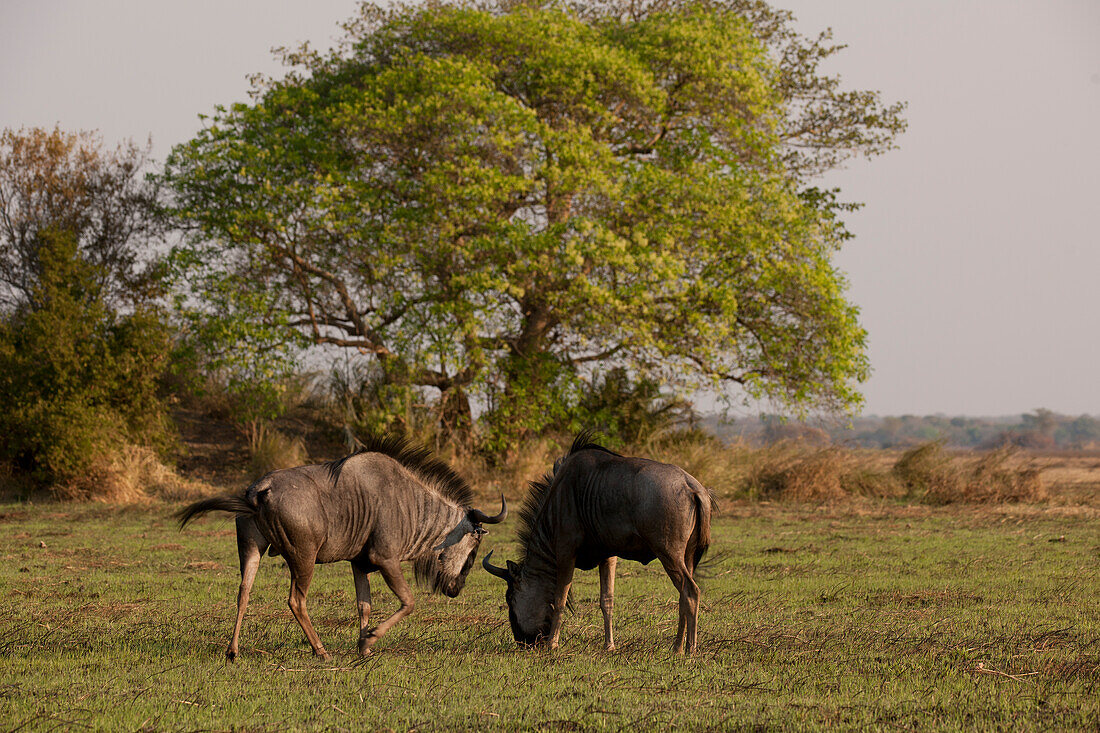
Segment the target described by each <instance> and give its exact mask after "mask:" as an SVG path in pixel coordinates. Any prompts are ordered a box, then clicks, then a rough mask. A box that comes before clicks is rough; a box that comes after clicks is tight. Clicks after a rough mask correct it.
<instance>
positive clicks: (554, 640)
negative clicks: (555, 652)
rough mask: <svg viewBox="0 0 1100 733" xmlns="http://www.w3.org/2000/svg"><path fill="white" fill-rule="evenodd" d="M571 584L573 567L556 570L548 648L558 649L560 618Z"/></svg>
mask: <svg viewBox="0 0 1100 733" xmlns="http://www.w3.org/2000/svg"><path fill="white" fill-rule="evenodd" d="M572 584H573V566H572V565H569V566H568V567H566V568H564V569H559V570H558V582H557V588H555V590H554V603H553V605H552V606H551V607H550V648H551V649H557V648H558V636H559V635H560V634H561V616H562V613H563V612H564V611H565V606H566V604H567V603H568V602H569V586H570V585H572Z"/></svg>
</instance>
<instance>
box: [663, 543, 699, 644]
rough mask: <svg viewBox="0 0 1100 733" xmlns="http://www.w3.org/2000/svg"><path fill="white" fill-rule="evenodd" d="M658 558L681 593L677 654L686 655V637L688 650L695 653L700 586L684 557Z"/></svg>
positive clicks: (665, 556) (664, 556)
mask: <svg viewBox="0 0 1100 733" xmlns="http://www.w3.org/2000/svg"><path fill="white" fill-rule="evenodd" d="M657 557H658V559H659V560H660V561H661V565H663V566H664V568H665V572H666V573H668V577H669V579H670V580H671V581H672V584H673V585H674V586H676V590H678V591H680V623H679V626H678V628H677V630H676V646H675V651H676V653H677V654H683V653H684V641H685V636H686V640H687V650H688V651H689V652H694V651H695V644H696V625H697V622H698V619H699V586H698V585H696V584H695V580H694V579H692V577H691V573H690V572H688V569H687V565H686V564H685V563H684V558H683V557H682V556H681V557H674V556H669V555H665V554H660V555H658V556H657Z"/></svg>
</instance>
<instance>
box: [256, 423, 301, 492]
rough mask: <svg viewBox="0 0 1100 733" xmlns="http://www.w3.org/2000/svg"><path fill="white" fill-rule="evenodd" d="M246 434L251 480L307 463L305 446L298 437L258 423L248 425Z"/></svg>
mask: <svg viewBox="0 0 1100 733" xmlns="http://www.w3.org/2000/svg"><path fill="white" fill-rule="evenodd" d="M246 432H247V434H248V453H249V456H250V463H251V469H252V477H253V478H259V477H260V476H263V475H264V474H267V473H270V472H271V471H276V470H278V469H280V468H293V467H295V466H301V465H303V464H305V463H307V462H308V461H309V455H308V453H307V452H306V444H305V442H304V441H303V440H302V439H301V438H299V437H292V436H289V435H287V434H286V433H283V432H281V431H279V430H276V429H275V428H273V427H271V426H270V425H268V424H266V423H263V422H260V421H254V422H251V423H249V424H248V427H247V429H246Z"/></svg>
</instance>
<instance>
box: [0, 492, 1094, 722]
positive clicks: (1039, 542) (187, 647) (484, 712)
mask: <svg viewBox="0 0 1100 733" xmlns="http://www.w3.org/2000/svg"><path fill="white" fill-rule="evenodd" d="M173 508H174V507H172V506H169V505H164V504H154V505H152V506H145V507H129V508H119V507H112V506H108V505H75V506H74V505H60V504H44V505H27V504H7V505H2V506H0V558H2V562H0V591H2V593H0V597H2V602H3V606H4V607H3V609H2V610H0V726H2V727H3V728H4V729H10V730H50V729H77V728H83V727H91V728H95V729H126V730H134V729H150V730H182V729H185V730H190V729H206V730H209V729H214V730H223V729H237V730H241V729H243V730H286V729H294V730H298V729H347V730H362V729H369V730H375V729H394V730H408V729H417V730H433V729H435V730H456V729H466V728H503V729H516V728H524V729H551V730H585V729H632V728H641V729H664V728H677V729H710V728H713V729H745V728H753V729H776V728H778V729H803V728H824V727H837V726H839V727H841V728H846V729H869V728H874V729H887V728H901V729H921V730H926V729H945V730H956V729H958V730H990V729H1013V730H1016V729H1019V730H1023V729H1036V730H1040V729H1041V730H1049V729H1081V730H1096V729H1097V728H1098V727H1100V572H1098V567H1100V512H1098V511H1097V510H1096V509H1090V508H1087V507H1071V506H1046V507H1026V506H1001V507H984V508H929V507H907V506H901V505H897V504H889V503H883V504H877V503H872V502H862V503H858V504H852V505H848V506H843V507H839V508H813V507H799V506H779V505H768V504H747V503H744V504H738V503H727V504H726V505H725V506H724V508H723V511H722V513H721V515H720V518H719V519H718V520H717V522H716V524H715V527H714V534H715V544H714V550H715V552H714V561H713V562H712V563H711V566H710V573H709V577H708V578H706V579H705V580H704V581H703V582H702V587H703V593H704V598H703V611H702V614H701V620H700V634H699V647H700V651H699V653H697V654H696V655H694V656H690V657H687V658H679V657H676V656H673V655H672V654H671V653H670V650H671V644H672V638H673V635H674V633H675V628H676V600H675V598H676V596H675V593H674V591H673V590H672V587H671V585H670V584H669V582H668V580H667V578H666V577H665V576H664V574H663V573H662V572H661V570H660V568H659V567H657V566H656V565H657V564H656V563H654V564H653V565H651V566H648V567H643V566H641V565H638V564H637V563H629V562H623V563H621V564H620V574H619V582H618V584H617V590H618V598H617V599H616V600H617V603H616V619H617V623H616V636H617V639H616V640H617V643H618V645H619V649H618V650H617V651H615V652H613V653H605V652H603V651H602V648H601V645H602V625H601V617H600V612H599V608H598V605H597V590H598V583H597V578H596V573H595V572H588V573H578V576H577V582H576V584H575V585H574V599H575V606H576V610H575V613H574V614H573V615H571V616H567V619H566V622H565V627H564V630H563V635H562V648H561V649H560V650H559V651H558V652H556V653H553V654H549V653H546V652H532V651H521V650H519V649H517V648H516V647H515V644H514V643H513V642H512V639H511V634H510V633H509V631H508V624H507V620H506V612H505V610H504V606H503V595H504V594H503V590H504V589H503V585H502V584H501V583H500V581H498V580H497V579H496V578H493V577H491V576H489V575H488V574H487V573H485V572H483V571H482V570H481V569H480V568H476V569H475V570H474V572H473V573H472V574H471V576H470V581H469V583H468V584H467V586H466V590H465V591H464V592H463V594H462V595H461V596H460V597H459V598H457V599H453V600H452V599H447V598H444V597H442V596H430V595H428V594H427V593H418V594H417V602H418V605H417V609H416V612H415V613H414V614H413V615H412V616H411V617H410V618H409V619H407V620H406V621H405V622H403V623H401V624H399V625H398V626H397V627H396V628H395V629H394V630H393V631H392V632H391V633H390V634H389V635H387V636H386V637H385V638H384V639H383V640H382V641H381V642H379V644H378V645H377V647H376V650H377V651H376V652H375V653H374V654H373V655H372V656H371V657H369V658H367V659H365V660H364V659H360V658H358V657H357V656H356V655H355V653H354V652H355V640H356V634H357V621H356V619H355V612H354V590H353V587H352V582H351V572H350V568H349V567H348V566H347V564H346V563H340V564H336V565H329V566H322V567H320V568H319V569H318V573H317V575H316V576H315V578H314V584H313V587H312V589H311V593H310V602H311V605H310V611H311V615H312V616H313V619H314V623H315V625H316V626H317V629H318V632H319V633H320V634H321V637H322V640H323V641H324V643H325V646H326V648H327V649H329V650H330V651H331V652H332V653H333V655H334V659H333V661H332V662H322V661H319V660H317V659H314V658H313V657H312V656H311V654H310V651H309V648H308V646H306V644H305V642H304V639H303V637H302V634H301V631H300V630H299V628H298V626H297V624H296V623H295V622H294V620H293V618H292V617H291V615H290V612H289V611H288V609H287V607H286V595H287V590H288V585H289V582H288V573H287V571H286V569H285V567H283V565H282V562H281V560H280V559H279V558H265V559H264V564H263V565H262V566H261V571H260V575H259V578H258V579H257V583H256V587H255V589H254V591H253V600H252V604H251V606H250V609H249V615H248V618H247V619H246V622H245V628H244V632H243V635H242V643H241V658H240V660H239V662H238V663H236V664H234V665H228V664H226V663H225V661H224V656H223V651H224V647H225V643H226V641H227V640H228V636H229V632H230V630H231V623H232V616H233V612H234V611H233V609H234V602H235V601H234V599H235V593H236V587H237V567H236V551H235V545H234V539H233V536H234V535H233V528H232V522H231V521H230V520H228V519H225V518H219V517H211V518H207V519H204V520H202V521H199V522H197V523H195V524H193V525H192V526H190V527H189V528H188V529H187V530H186V531H184V532H183V533H179V532H177V531H176V528H175V524H174V522H173V521H172V520H171V518H170V517H169V514H170V512H171V510H172V509H173ZM512 524H513V522H512V520H509V521H508V522H506V523H505V525H503V526H502V527H501V528H499V529H496V528H494V531H493V533H492V534H490V535H489V537H488V538H487V539H486V541H485V544H484V545H483V553H484V552H485V551H487V550H489V549H493V548H496V550H497V551H496V554H495V555H494V559H495V560H498V561H500V560H503V559H505V558H509V557H510V558H515V556H516V548H515V546H514V541H513V536H512ZM373 590H374V600H375V603H376V606H375V608H376V611H375V614H376V618H381V617H382V616H381V614H388V613H389V612H391V611H392V610H394V608H395V607H396V601H395V599H394V598H393V596H392V594H390V593H389V591H388V589H386V588H385V585H384V583H382V581H381V578H375V579H374V580H373Z"/></svg>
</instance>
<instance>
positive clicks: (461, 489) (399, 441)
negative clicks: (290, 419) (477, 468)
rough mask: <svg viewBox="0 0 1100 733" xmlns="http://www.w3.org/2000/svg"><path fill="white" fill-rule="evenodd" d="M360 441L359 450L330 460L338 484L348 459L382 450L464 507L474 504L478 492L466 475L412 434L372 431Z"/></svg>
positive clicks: (329, 468) (331, 473)
mask: <svg viewBox="0 0 1100 733" xmlns="http://www.w3.org/2000/svg"><path fill="white" fill-rule="evenodd" d="M360 443H361V445H362V447H361V448H360V449H359V450H357V451H355V452H354V453H349V454H348V455H346V456H344V457H343V458H338V459H336V460H335V461H330V462H329V463H328V464H327V466H328V474H329V477H330V478H331V479H332V482H333V483H334V484H335V483H336V481H337V480H338V479H339V478H340V472H341V471H343V470H344V464H345V463H347V462H348V460H350V459H352V458H354V457H355V456H358V455H362V454H364V453H381V454H382V455H385V456H389V457H390V458H392V459H394V460H395V461H397V462H398V463H400V464H401V465H402V466H404V467H405V468H407V469H409V470H410V471H412V472H413V473H414V474H415V475H416V476H417V478H419V479H420V480H421V481H422V482H423V483H425V484H427V485H428V486H431V487H433V488H435V489H436V490H437V491H438V492H439V493H440V494H442V495H443V496H445V497H447V498H448V499H453V500H454V501H455V502H457V503H458V504H459V505H461V506H462V507H463V508H464V509H469V508H470V507H471V506H472V505H473V502H474V492H473V489H471V488H470V485H469V484H468V483H467V482H466V479H464V478H462V476H460V475H459V474H458V473H457V472H456V471H455V470H454V469H453V468H451V467H450V466H448V465H447V464H446V463H444V462H443V461H441V460H439V459H438V458H436V457H435V456H433V455H432V452H431V451H429V450H428V449H427V448H422V447H420V446H417V445H413V443H412V442H411V441H410V440H409V439H408V438H406V437H403V436H399V435H369V436H367V438H366V440H360Z"/></svg>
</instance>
